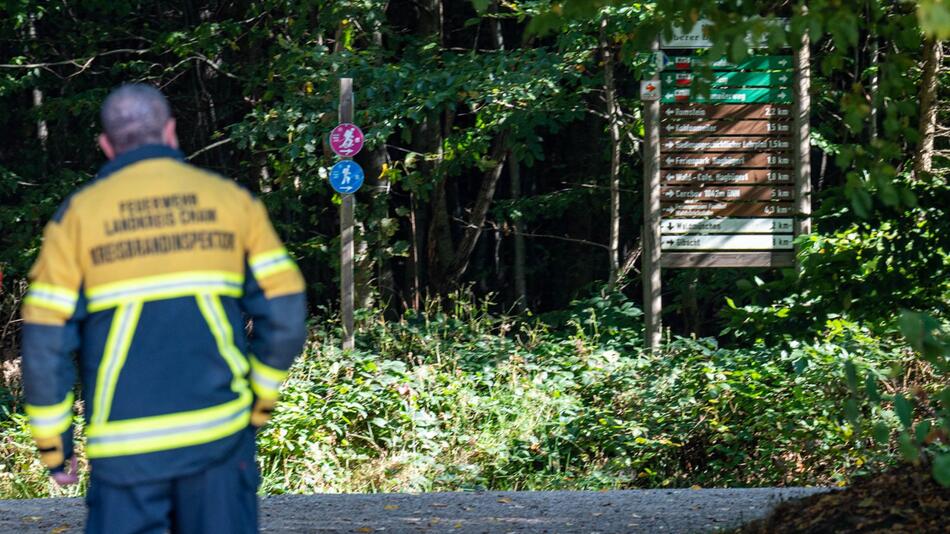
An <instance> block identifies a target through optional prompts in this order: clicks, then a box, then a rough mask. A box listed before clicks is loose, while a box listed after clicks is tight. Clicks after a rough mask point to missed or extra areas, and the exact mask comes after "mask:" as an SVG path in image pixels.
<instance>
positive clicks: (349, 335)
mask: <svg viewBox="0 0 950 534" xmlns="http://www.w3.org/2000/svg"><path fill="white" fill-rule="evenodd" d="M340 122H341V123H344V122H353V79H352V78H340ZM355 202H356V200H355V199H354V198H353V195H352V194H349V195H343V203H342V204H341V205H340V308H341V315H342V316H341V319H342V321H343V350H352V349H353V347H354V341H353V293H354V288H353V208H354V204H355Z"/></svg>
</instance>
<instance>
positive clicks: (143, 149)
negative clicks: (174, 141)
mask: <svg viewBox="0 0 950 534" xmlns="http://www.w3.org/2000/svg"><path fill="white" fill-rule="evenodd" d="M153 158H172V159H175V160H178V161H185V155H184V154H182V152H181V151H180V150H178V149H177V148H172V147H170V146H167V145H142V146H140V147H138V148H134V149H132V150H129V151H128V152H123V153H121V154H119V155H118V156H116V157H115V159H113V160H111V161H109V162H108V163H106V164H105V165H103V166H102V168H100V169H99V174H97V175H96V177H97V178H105V177H106V176H108V175H110V174H112V173H115V172H118V171H120V170H122V169H123V168H125V167H128V166H129V165H132V164H134V163H138V162H140V161H144V160H147V159H153Z"/></svg>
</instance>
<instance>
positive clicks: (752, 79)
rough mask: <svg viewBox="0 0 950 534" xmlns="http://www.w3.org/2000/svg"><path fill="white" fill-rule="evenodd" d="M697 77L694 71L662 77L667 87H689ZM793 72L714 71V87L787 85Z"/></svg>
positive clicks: (789, 83)
mask: <svg viewBox="0 0 950 534" xmlns="http://www.w3.org/2000/svg"><path fill="white" fill-rule="evenodd" d="M695 78H697V75H694V74H693V73H692V72H667V73H664V74H663V76H662V77H661V80H662V81H663V85H664V86H666V87H674V86H675V87H689V86H691V85H692V84H693V80H694V79H695ZM793 79H794V75H793V74H792V73H791V72H785V71H780V72H738V71H723V72H714V73H713V76H712V78H711V80H710V81H711V82H712V86H713V87H787V86H789V85H791V84H792V81H793Z"/></svg>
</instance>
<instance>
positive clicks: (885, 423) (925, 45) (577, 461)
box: [0, 0, 950, 496]
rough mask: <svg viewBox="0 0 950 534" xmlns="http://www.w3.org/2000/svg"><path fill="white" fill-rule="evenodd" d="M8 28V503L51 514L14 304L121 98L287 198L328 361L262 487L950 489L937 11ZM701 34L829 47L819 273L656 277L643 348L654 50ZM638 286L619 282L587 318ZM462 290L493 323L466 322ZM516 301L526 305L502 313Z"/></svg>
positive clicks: (483, 13) (144, 19)
mask: <svg viewBox="0 0 950 534" xmlns="http://www.w3.org/2000/svg"><path fill="white" fill-rule="evenodd" d="M806 4H807V9H806ZM0 13H2V15H3V16H2V17H0V128H3V130H4V131H5V132H6V137H5V143H4V144H3V145H2V146H0V270H2V272H3V274H4V275H5V276H4V279H3V282H2V285H0V351H2V352H0V361H3V365H4V368H3V387H2V388H0V396H2V398H0V401H2V402H3V406H4V407H5V410H6V411H5V412H4V415H2V416H0V425H2V426H0V428H2V430H3V438H2V440H3V441H2V444H0V447H2V448H0V451H2V452H3V455H2V457H3V458H4V459H5V460H4V463H0V468H2V471H0V494H3V495H15V496H29V495H44V494H47V492H48V491H49V490H48V488H47V487H46V483H45V481H44V480H43V476H42V472H41V471H40V470H38V469H36V465H37V464H36V463H35V460H33V456H32V451H31V448H30V447H29V446H28V443H27V441H28V440H27V436H26V431H25V427H24V419H23V416H22V415H21V414H20V413H19V411H18V410H19V392H18V390H17V389H16V384H17V374H18V370H17V365H18V364H17V361H16V357H17V356H18V354H17V353H18V349H17V346H16V331H17V324H18V320H17V315H16V309H17V306H18V302H19V299H20V298H21V296H22V294H23V291H24V290H25V284H24V279H25V275H26V272H27V270H28V268H29V265H30V264H31V262H32V261H33V259H34V257H35V255H36V252H37V250H38V247H39V239H40V230H41V228H42V225H43V224H44V223H45V222H46V220H48V218H49V217H50V215H51V214H52V213H53V211H54V210H55V209H56V207H57V206H58V205H59V203H60V202H62V200H63V199H64V198H66V196H67V195H68V194H69V192H70V191H72V190H74V189H75V188H76V187H78V186H80V185H82V184H83V183H86V182H88V181H89V180H91V179H92V178H93V176H94V175H95V172H96V169H97V167H98V165H100V164H101V162H102V157H101V155H100V154H99V153H98V151H97V149H96V148H95V142H94V139H95V134H96V133H97V131H98V121H97V117H96V113H97V109H98V106H99V104H100V102H101V100H102V98H103V97H104V95H105V94H106V93H107V92H108V90H109V89H110V88H111V87H114V86H116V85H118V84H120V83H123V82H128V81H145V82H149V83H153V84H156V85H158V86H159V87H161V88H162V90H163V91H164V92H165V93H166V94H167V95H168V96H169V98H170V100H171V102H172V105H173V107H174V109H175V113H176V116H177V119H178V124H179V134H180V137H181V141H182V145H183V149H184V151H185V153H186V154H187V155H188V157H189V159H190V160H191V161H193V162H195V163H197V164H200V165H202V166H206V167H209V168H211V169H213V170H216V171H218V172H220V173H222V174H224V175H227V176H230V177H233V178H234V179H235V180H237V181H239V182H241V183H242V184H244V185H246V186H248V187H249V188H250V189H252V190H253V191H255V192H256V193H258V194H259V195H260V196H261V197H262V198H263V199H264V201H265V202H266V203H267V204H268V206H269V208H270V211H271V213H272V216H273V218H274V221H275V223H276V225H277V227H278V231H279V233H280V234H281V235H282V236H283V237H284V238H285V240H286V241H287V244H288V246H289V248H290V249H291V250H292V252H293V253H294V255H295V256H296V258H297V259H298V260H299V262H300V264H301V266H302V269H303V271H304V274H305V276H306V278H307V280H308V284H309V285H308V292H309V296H310V300H311V303H312V311H313V313H314V334H313V335H314V339H313V346H312V347H311V348H310V349H309V350H308V352H307V354H306V357H305V358H304V359H303V360H302V361H301V362H300V363H299V364H298V365H297V367H296V368H295V371H294V375H293V379H292V380H291V382H290V383H289V384H288V386H287V387H286V393H285V395H286V399H287V400H288V401H289V402H285V403H284V404H283V405H282V408H281V411H280V412H279V413H278V415H277V417H276V420H275V421H274V424H273V425H272V426H270V427H269V428H268V429H266V430H265V431H263V432H262V438H261V441H262V446H263V451H262V452H263V454H262V462H263V465H264V468H265V473H266V475H267V476H266V482H265V489H266V491H270V492H285V491H305V490H306V491H309V490H336V491H358V490H382V489H453V488H474V487H485V488H556V487H557V488H601V487H647V486H649V487H661V486H669V485H691V484H700V485H736V484H741V485H763V484H792V483H794V484H808V483H823V484H824V483H839V482H840V483H845V482H847V481H848V480H850V478H851V477H852V476H853V475H855V474H856V473H860V472H862V471H863V470H867V469H870V468H879V467H882V466H885V465H889V464H891V463H893V462H895V461H897V459H898V458H899V457H900V456H903V457H905V458H907V459H909V460H912V461H918V462H932V463H933V465H934V470H933V471H934V473H935V474H936V475H937V476H938V477H944V478H943V479H941V480H942V481H946V483H948V484H950V474H948V473H950V454H948V453H947V450H946V447H947V443H948V441H950V435H948V434H950V432H948V430H950V397H948V395H950V393H948V392H950V389H947V388H946V387H944V388H943V389H942V390H941V385H944V386H945V384H946V383H947V374H946V373H947V371H948V369H947V358H948V354H950V350H948V348H947V347H948V342H947V337H946V334H945V333H944V332H946V324H947V321H948V320H950V314H948V309H947V303H948V302H950V276H948V274H950V272H948V269H950V241H948V240H950V217H948V213H947V209H948V208H947V206H948V205H950V203H948V201H950V193H948V191H950V184H948V183H947V179H948V174H947V172H946V171H947V149H948V144H947V138H946V137H942V136H943V135H945V134H946V133H947V129H946V128H943V127H941V126H940V125H941V124H943V123H946V119H947V115H948V113H950V109H948V108H947V106H946V102H947V97H948V94H947V93H948V91H950V83H948V81H950V80H948V76H950V74H948V72H950V71H948V70H947V69H945V68H943V63H942V62H941V53H940V52H942V49H943V43H942V42H941V41H940V39H946V38H947V37H948V35H950V23H948V21H950V8H948V6H947V4H946V2H944V1H942V0H922V1H920V2H902V1H884V0H868V1H867V2H840V1H837V0H815V1H809V2H807V3H805V2H797V3H793V2H786V1H776V2H742V1H738V0H735V1H732V0H730V1H713V0H658V1H657V2H645V3H630V2H614V1H602V0H565V1H563V2H553V1H548V0H525V1H519V2H500V1H493V0H477V1H473V2H470V1H467V0H419V1H413V2H408V1H405V0H392V1H390V2H382V1H375V0H363V1H357V0H317V1H314V2H287V1H281V0H264V1H259V2H250V1H234V0H230V1H215V0H204V1H196V2H186V3H180V4H179V3H164V2H140V1H134V0H127V1H121V2H103V1H87V2H56V3H50V2H39V1H35V0H17V1H3V2H0ZM699 16H703V17H705V18H709V19H711V20H713V21H714V22H715V26H714V28H715V30H714V31H713V33H712V37H713V38H714V40H715V41H716V45H715V47H714V49H713V50H711V51H710V52H709V53H710V55H718V54H725V55H727V56H729V57H730V58H732V59H739V58H741V57H742V56H744V55H746V54H748V53H749V47H748V44H749V42H750V41H749V40H750V39H755V40H758V39H759V38H760V37H762V36H764V37H765V38H766V40H767V42H768V44H769V45H770V50H771V51H772V52H775V51H777V50H780V49H782V48H784V47H786V46H788V45H789V44H791V43H797V42H799V40H800V39H801V38H802V36H803V35H804V34H805V33H807V34H809V36H810V39H811V50H812V57H813V58H814V70H813V78H812V84H813V104H814V110H813V116H812V126H813V135H812V162H813V168H812V175H813V177H814V179H813V183H812V187H813V190H814V197H813V205H814V206H815V208H816V213H815V217H814V222H815V226H814V229H815V232H814V233H813V234H812V235H809V236H804V237H802V238H801V239H800V241H799V248H800V254H799V258H800V269H797V270H796V269H787V270H782V271H775V270H773V271H769V270H757V271H748V270H746V271H739V270H715V271H713V270H706V271H698V270H681V271H668V272H666V273H664V291H665V293H664V298H665V309H666V311H667V315H666V317H665V318H664V319H665V321H666V324H668V325H670V327H671V329H672V330H671V333H670V334H669V335H668V337H669V338H670V339H669V340H668V343H667V344H666V346H664V348H663V349H662V350H661V351H659V352H658V353H654V354H651V353H649V352H646V351H644V350H643V349H642V348H641V346H640V341H639V336H640V331H641V326H640V321H639V319H638V317H639V312H638V311H637V307H638V301H637V298H639V294H640V292H639V287H638V283H637V282H636V276H635V271H636V267H637V265H638V263H637V258H638V257H639V250H640V246H641V245H640V220H641V211H640V206H641V205H642V190H641V181H642V180H641V178H642V171H641V169H642V161H641V159H640V158H641V156H640V144H641V140H642V129H643V125H642V120H641V117H640V111H639V108H640V103H639V101H638V100H637V98H638V97H637V94H636V91H635V89H636V82H637V80H638V79H639V78H640V77H641V76H643V75H645V74H648V73H649V68H648V66H647V61H646V59H645V57H644V56H643V54H642V52H643V51H645V50H646V49H647V44H648V43H649V42H650V41H651V40H652V39H654V38H655V37H656V36H657V34H658V33H661V32H670V31H671V29H672V28H673V26H675V25H680V26H681V25H683V24H690V23H691V22H692V21H694V20H695V19H697V18H698V17H699ZM775 16H782V17H787V18H788V19H789V24H788V25H787V26H783V25H781V24H774V17H775ZM935 54H936V56H935ZM934 57H936V62H937V64H936V66H935V67H934V68H933V69H931V70H930V71H928V65H929V64H930V63H928V62H929V61H930V60H931V59H933V58H934ZM928 72H931V73H932V74H933V77H932V78H933V79H932V80H931V81H932V83H930V82H928V80H930V78H928ZM608 74H609V76H608ZM344 76H346V77H352V78H353V79H354V84H355V90H356V122H357V123H358V124H360V125H361V126H362V127H363V129H364V131H366V132H367V134H368V144H367V147H366V148H365V149H364V152H363V153H362V154H361V155H360V156H359V157H358V158H357V159H358V161H359V162H360V163H361V165H362V166H363V167H364V168H365V169H366V172H367V177H368V178H369V180H368V183H367V186H366V187H365V188H364V190H363V191H361V192H360V193H359V194H358V195H357V201H358V202H357V205H358V209H357V220H358V232H357V233H358V246H357V255H358V257H357V261H358V266H357V284H358V288H357V289H358V305H359V307H361V308H362V314H361V317H360V334H359V336H358V350H357V351H355V352H353V353H341V352H339V351H337V350H336V349H335V348H334V347H335V346H336V338H335V337H334V336H335V334H334V331H333V329H332V328H331V327H329V326H327V325H328V324H332V321H333V320H334V319H333V317H334V314H333V313H332V312H331V311H330V310H332V309H334V308H335V299H336V295H337V294H338V290H337V287H338V286H337V283H338V279H337V264H338V262H337V257H338V254H337V253H338V247H339V240H338V238H337V237H336V236H337V235H338V233H339V226H338V225H339V222H338V213H337V204H338V203H339V197H338V196H337V195H335V194H334V193H333V192H332V190H331V189H330V188H329V186H328V184H327V180H326V173H327V168H328V166H329V165H330V164H331V163H332V162H333V160H334V159H333V157H332V154H331V153H330V151H329V149H328V147H327V146H326V140H325V138H326V134H327V132H328V131H329V130H330V129H331V128H332V126H333V125H334V124H335V123H336V121H337V116H336V110H337V98H338V95H337V84H338V79H339V78H340V77H344ZM930 86H932V90H929V89H928V87H930ZM611 94H613V95H614V96H615V98H614V100H615V105H616V108H617V109H616V110H614V111H613V112H612V113H611V112H609V111H608V109H609V107H608V102H607V101H608V100H609V99H610V97H608V95H611ZM928 95H930V96H931V97H933V98H932V99H931V100H934V101H935V102H936V104H935V105H934V109H935V110H936V111H935V117H936V119H935V120H934V121H930V120H929V119H928V116H929V115H928V108H927V107H926V103H927V102H928ZM927 124H931V126H932V127H933V128H931V131H930V134H928V132H927V131H926V128H924V127H923V126H922V125H927ZM614 127H615V128H614ZM612 132H616V134H614V133H612ZM928 136H930V137H936V139H935V141H933V142H932V145H928V144H927V142H926V140H927V139H928ZM613 150H617V151H619V153H620V162H621V165H620V170H619V174H618V175H617V177H616V178H617V180H619V192H620V205H619V212H617V215H616V216H618V217H619V221H620V226H619V228H620V235H619V244H620V246H619V249H620V251H619V252H620V255H619V257H610V256H611V255H612V254H613V253H612V252H610V244H609V242H610V241H611V236H610V235H609V228H610V227H611V218H612V216H613V215H612V210H611V207H610V205H611V200H610V189H611V187H612V186H614V187H615V188H616V187H617V184H616V183H615V182H612V180H611V176H610V160H611V154H612V151H613ZM925 159H926V160H927V161H928V162H929V163H928V164H927V165H924V164H923V163H924V160H925ZM519 240H520V241H519ZM519 242H520V243H522V244H523V246H524V254H520V255H519V254H518V252H517V250H518V247H519ZM618 271H619V272H618ZM614 278H618V279H619V280H620V282H619V284H617V286H616V287H617V289H618V291H619V292H618V293H607V294H609V295H611V296H610V297H609V298H607V297H596V298H594V299H593V300H583V299H584V298H586V297H587V296H589V295H597V294H600V288H601V286H602V285H603V282H604V281H605V280H611V281H612V280H613V279H614ZM522 282H523V283H522ZM522 285H524V289H521V286H522ZM459 288H465V290H464V291H461V294H464V295H466V296H465V297H460V296H459V294H460V293H459V292H460V290H459ZM449 294H455V295H456V296H455V298H454V300H453V299H448V298H447V295H449ZM470 294H471V295H476V297H472V298H477V299H478V301H479V302H487V301H484V300H482V298H483V297H485V296H487V295H491V296H492V299H493V301H492V304H491V306H488V305H487V304H486V305H485V306H487V307H482V306H479V307H472V305H468V304H462V302H466V301H467V299H468V298H469V295H470ZM624 295H626V296H624ZM631 295H636V296H637V298H634V299H633V300H630V296H631ZM577 298H581V299H582V300H581V301H577V300H576V299H577ZM426 302H429V303H440V304H439V305H429V306H427V305H426ZM522 306H526V307H527V308H528V309H530V310H532V311H533V312H534V313H535V314H536V315H531V314H530V312H524V313H520V314H519V315H516V316H514V317H509V316H508V315H507V312H508V311H510V310H518V311H519V312H520V311H521V310H522ZM538 313H540V315H537V314H538ZM674 333H676V334H679V335H675V334H674ZM712 336H715V337H712ZM899 429H900V432H898V430H899ZM941 447H942V448H941ZM941 453H942V454H941Z"/></svg>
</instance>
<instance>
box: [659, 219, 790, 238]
mask: <svg viewBox="0 0 950 534" xmlns="http://www.w3.org/2000/svg"><path fill="white" fill-rule="evenodd" d="M661 228H662V232H663V233H664V234H772V233H780V234H786V233H789V232H791V231H792V219H766V218H762V217H759V218H755V219H736V218H732V217H717V218H712V219H665V220H663V222H662V223H661Z"/></svg>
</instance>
